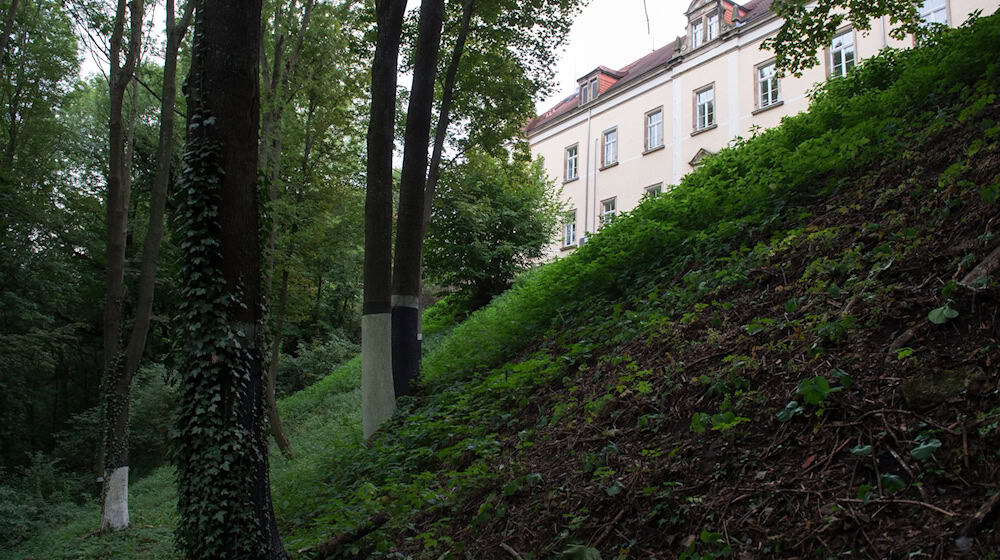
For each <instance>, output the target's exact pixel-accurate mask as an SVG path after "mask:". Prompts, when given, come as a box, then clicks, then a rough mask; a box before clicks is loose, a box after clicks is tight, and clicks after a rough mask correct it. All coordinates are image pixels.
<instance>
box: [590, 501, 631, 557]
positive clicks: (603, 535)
mask: <svg viewBox="0 0 1000 560" xmlns="http://www.w3.org/2000/svg"><path fill="white" fill-rule="evenodd" d="M623 515H625V510H624V509H623V510H621V511H619V512H618V515H616V516H615V518H614V519H612V520H611V523H608V526H607V527H605V528H604V531H602V532H601V536H599V537H597V540H596V541H594V548H597V547H598V546H600V544H601V543H602V542H604V539H606V538H608V535H609V534H610V533H611V529H613V528H614V527H615V525H617V524H618V522H619V521H621V518H622V516H623Z"/></svg>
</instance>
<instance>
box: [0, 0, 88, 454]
mask: <svg viewBox="0 0 1000 560" xmlns="http://www.w3.org/2000/svg"><path fill="white" fill-rule="evenodd" d="M0 13H3V14H4V19H5V20H6V21H4V22H3V23H2V25H3V26H4V27H5V29H4V30H3V31H9V33H5V37H4V39H5V44H6V47H5V48H4V49H2V53H0V60H2V64H0V107H2V109H3V110H0V159H2V160H3V163H2V164H0V285H2V286H3V288H2V289H0V364H2V365H0V421H2V422H3V423H4V425H5V426H8V429H7V430H4V431H3V433H0V464H2V465H4V466H13V465H17V464H23V463H24V461H25V460H26V459H27V457H28V455H27V452H29V451H33V450H38V449H48V448H50V447H51V445H52V444H53V440H52V437H51V435H52V433H53V432H54V431H56V430H58V429H59V428H60V427H61V426H62V425H63V423H64V422H66V420H67V419H68V418H69V417H70V416H71V415H72V414H73V413H75V412H77V411H79V410H82V409H84V408H88V407H90V406H93V405H94V404H95V401H96V398H97V395H96V394H95V393H94V392H93V391H92V387H94V386H95V385H96V384H97V382H98V378H97V376H96V372H99V371H100V358H99V354H97V353H96V352H94V351H91V350H90V349H92V348H94V349H96V348H99V346H100V338H99V335H98V333H99V317H98V314H95V313H94V307H95V306H94V300H93V299H91V296H94V295H97V296H98V298H99V294H100V290H99V286H100V279H99V275H100V270H99V268H98V267H97V262H96V261H95V260H93V258H92V253H90V252H89V249H92V248H94V247H98V248H99V247H100V239H99V232H100V229H101V227H102V224H101V223H100V220H99V219H95V215H96V216H99V211H100V206H99V205H98V204H97V199H96V198H94V197H92V196H90V195H89V193H86V192H81V191H80V190H77V189H76V188H74V187H75V186H76V178H75V177H74V173H73V171H72V168H73V167H74V166H75V164H76V162H77V161H78V160H77V159H76V153H75V149H74V143H75V142H76V140H77V138H79V135H78V131H77V128H76V126H75V125H76V124H78V123H77V122H76V121H75V118H76V117H77V112H76V110H75V108H76V106H77V103H78V102H79V101H80V97H81V95H80V93H79V91H77V90H76V89H75V87H74V86H75V82H76V75H77V72H78V63H77V60H76V47H77V44H76V38H75V34H74V33H73V30H72V25H71V21H70V19H69V18H68V17H67V15H66V12H65V10H64V9H63V8H62V6H61V4H60V3H59V2H55V1H50V0H22V1H21V2H9V3H8V2H0ZM3 31H0V32H3Z"/></svg>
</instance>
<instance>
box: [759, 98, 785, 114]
mask: <svg viewBox="0 0 1000 560" xmlns="http://www.w3.org/2000/svg"><path fill="white" fill-rule="evenodd" d="M784 104H785V100H784V99H779V100H778V101H775V102H774V103H771V104H770V105H768V106H767V107H760V108H757V109H754V110H753V111H751V112H750V114H751V115H759V114H761V113H763V112H764V111H769V110H771V109H774V108H775V107H781V106H782V105H784Z"/></svg>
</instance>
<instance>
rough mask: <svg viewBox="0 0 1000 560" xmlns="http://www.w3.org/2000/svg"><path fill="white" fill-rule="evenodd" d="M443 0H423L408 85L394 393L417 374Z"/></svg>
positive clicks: (405, 389) (395, 287) (395, 282)
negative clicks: (430, 141) (426, 206)
mask: <svg viewBox="0 0 1000 560" xmlns="http://www.w3.org/2000/svg"><path fill="white" fill-rule="evenodd" d="M443 21H444V0H423V2H421V4H420V22H419V24H418V27H419V31H418V34H417V48H416V53H415V54H414V59H415V60H416V63H415V64H414V67H413V85H412V88H411V90H410V103H409V107H408V108H407V113H406V136H405V141H406V143H405V146H404V148H403V170H402V173H401V175H400V186H399V217H398V218H397V226H398V229H397V231H396V255H395V259H394V261H393V266H394V268H393V275H392V380H393V386H394V388H395V391H396V395H408V394H409V393H410V381H412V380H414V379H416V377H417V375H418V374H419V373H420V341H419V339H418V333H419V330H420V329H419V325H418V323H419V311H418V310H419V308H420V260H421V255H422V252H423V235H422V233H423V218H424V186H425V184H426V178H427V139H428V138H429V137H430V131H431V110H432V108H433V105H434V84H435V78H436V75H437V59H438V52H439V50H440V48H441V26H442V24H443Z"/></svg>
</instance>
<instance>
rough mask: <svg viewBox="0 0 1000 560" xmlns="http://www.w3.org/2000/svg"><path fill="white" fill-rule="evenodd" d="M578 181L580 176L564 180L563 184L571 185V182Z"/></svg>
mask: <svg viewBox="0 0 1000 560" xmlns="http://www.w3.org/2000/svg"><path fill="white" fill-rule="evenodd" d="M579 180H580V176H579V175H577V176H576V177H573V178H572V179H566V180H565V181H563V184H564V185H565V184H567V183H572V182H573V181H579Z"/></svg>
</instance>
